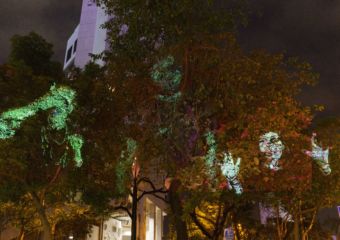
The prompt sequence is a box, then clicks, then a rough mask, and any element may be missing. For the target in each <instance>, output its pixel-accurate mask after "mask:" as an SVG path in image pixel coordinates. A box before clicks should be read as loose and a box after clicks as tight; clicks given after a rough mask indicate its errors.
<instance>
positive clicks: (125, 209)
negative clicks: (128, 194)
mask: <svg viewBox="0 0 340 240" xmlns="http://www.w3.org/2000/svg"><path fill="white" fill-rule="evenodd" d="M113 210H114V211H117V210H123V211H125V212H126V213H127V214H128V215H129V217H130V218H131V219H132V213H131V212H130V211H129V209H128V208H127V207H124V206H117V207H114V208H113Z"/></svg>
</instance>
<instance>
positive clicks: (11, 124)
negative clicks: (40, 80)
mask: <svg viewBox="0 0 340 240" xmlns="http://www.w3.org/2000/svg"><path fill="white" fill-rule="evenodd" d="M75 97H76V92H75V91H74V90H72V89H71V88H69V87H66V86H60V87H56V86H55V85H53V86H52V87H51V88H50V91H49V92H48V93H47V94H45V95H44V96H42V97H40V98H39V99H37V100H35V101H34V102H32V103H30V104H28V105H27V106H24V107H20V108H15V109H10V110H8V111H6V112H4V113H2V114H1V115H0V139H8V138H11V137H13V136H14V135H15V132H16V130H17V129H19V128H20V127H21V125H22V123H23V122H24V121H25V120H26V119H28V118H29V117H32V116H34V115H36V114H37V113H38V112H40V111H46V110H49V109H52V112H51V113H50V115H49V116H48V123H49V126H48V128H49V129H53V130H58V131H59V130H65V132H66V137H65V139H64V141H65V140H66V141H67V142H68V144H69V145H70V146H71V148H72V150H73V151H74V160H75V162H76V166H78V167H80V166H81V165H82V162H83V159H82V156H81V148H82V146H83V143H84V140H83V138H82V137H81V136H80V135H77V134H69V133H68V130H67V121H68V117H69V115H70V113H71V112H72V111H73V110H74V106H75V103H74V100H75ZM64 141H62V142H64ZM48 143H49V141H48V138H47V136H46V129H45V128H42V145H43V146H42V147H43V149H44V148H46V146H47V145H48ZM66 156H67V154H66V150H65V153H64V155H63V156H62V157H61V159H60V161H59V163H61V164H62V165H63V166H65V164H66Z"/></svg>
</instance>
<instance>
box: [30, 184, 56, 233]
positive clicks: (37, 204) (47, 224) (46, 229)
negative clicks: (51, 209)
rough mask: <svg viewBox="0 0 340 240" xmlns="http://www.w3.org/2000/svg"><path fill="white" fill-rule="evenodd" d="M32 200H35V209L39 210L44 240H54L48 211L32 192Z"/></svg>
mask: <svg viewBox="0 0 340 240" xmlns="http://www.w3.org/2000/svg"><path fill="white" fill-rule="evenodd" d="M30 194H31V196H32V199H33V203H34V205H35V207H36V208H37V212H38V214H39V217H40V220H41V223H42V226H43V238H42V240H52V233H51V224H50V222H49V221H48V219H47V216H46V211H45V208H44V207H43V205H42V204H41V202H40V199H39V197H38V195H37V194H36V193H35V192H33V191H32V192H30Z"/></svg>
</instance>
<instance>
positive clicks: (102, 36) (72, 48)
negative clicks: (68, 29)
mask: <svg viewBox="0 0 340 240" xmlns="http://www.w3.org/2000/svg"><path fill="white" fill-rule="evenodd" d="M107 20H109V16H108V15H107V14H106V13H105V10H104V9H103V8H102V7H100V6H97V4H96V3H95V0H83V4H82V8H81V15H80V22H79V24H78V26H77V27H76V28H75V29H74V31H73V33H72V34H71V36H70V37H69V39H68V41H67V45H66V52H65V59H64V70H67V69H68V68H69V67H71V66H75V67H79V68H84V66H85V65H86V64H87V63H88V62H89V61H90V59H91V56H90V54H100V53H102V52H103V51H104V50H105V49H106V48H107V43H106V34H107V30H106V29H104V28H102V27H101V26H102V25H103V24H104V23H105V22H107ZM97 63H98V64H100V65H101V64H103V62H102V61H101V60H98V61H97Z"/></svg>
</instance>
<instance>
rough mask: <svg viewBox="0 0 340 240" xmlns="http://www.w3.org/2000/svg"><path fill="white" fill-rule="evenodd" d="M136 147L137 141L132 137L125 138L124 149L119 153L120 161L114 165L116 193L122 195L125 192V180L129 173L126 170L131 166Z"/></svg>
mask: <svg viewBox="0 0 340 240" xmlns="http://www.w3.org/2000/svg"><path fill="white" fill-rule="evenodd" d="M136 149H137V142H136V141H135V140H133V139H132V138H128V139H127V140H126V150H123V151H122V152H121V154H120V159H121V160H120V161H119V162H118V164H117V166H116V181H117V184H116V186H117V193H118V194H120V195H122V194H124V193H125V190H126V188H125V186H126V184H125V182H126V180H127V176H129V174H128V173H127V171H128V170H129V169H130V168H131V166H132V163H133V160H134V156H135V152H136Z"/></svg>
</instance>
